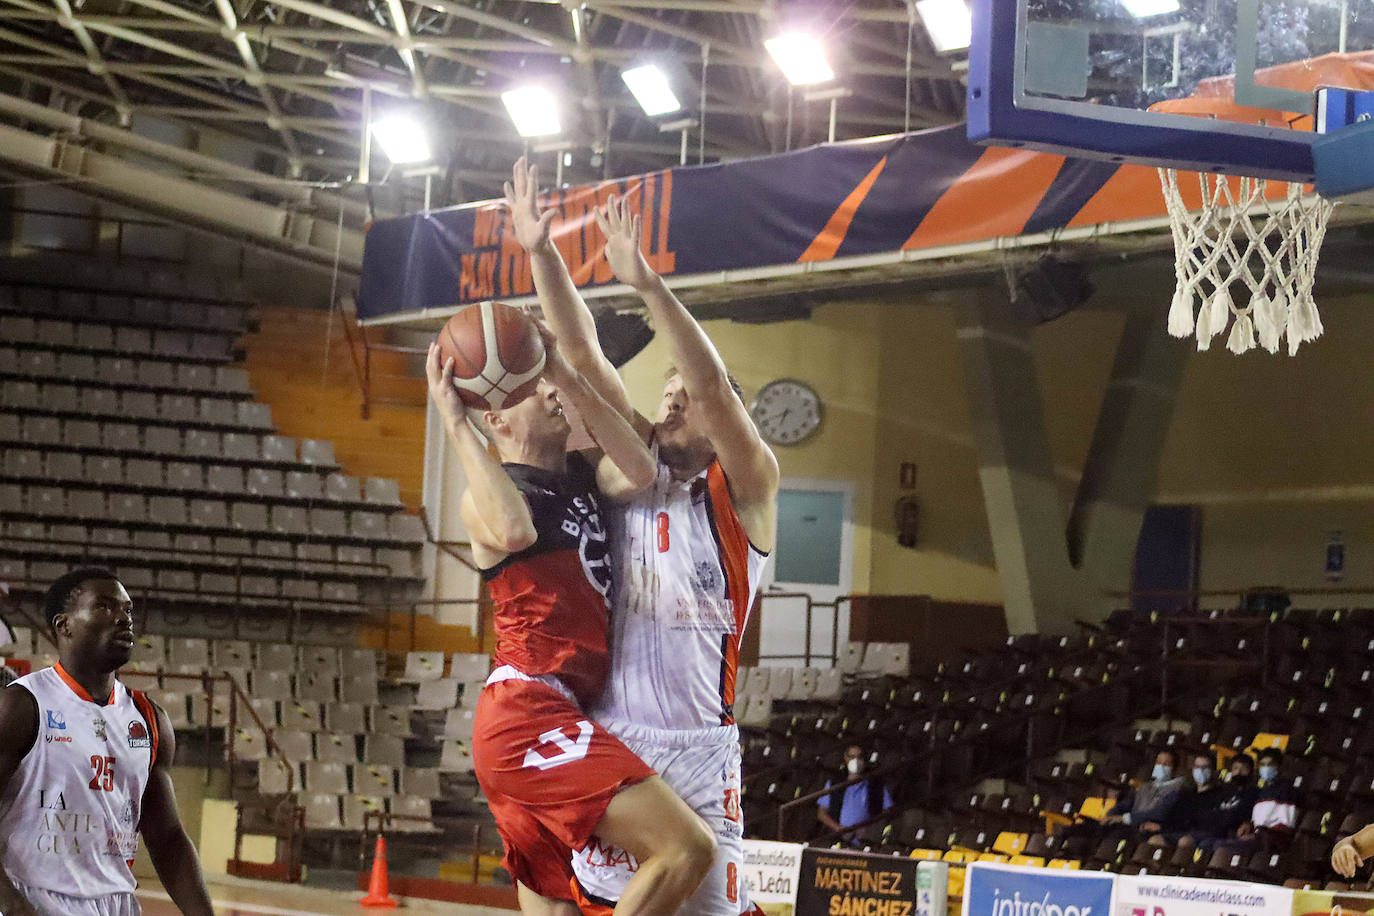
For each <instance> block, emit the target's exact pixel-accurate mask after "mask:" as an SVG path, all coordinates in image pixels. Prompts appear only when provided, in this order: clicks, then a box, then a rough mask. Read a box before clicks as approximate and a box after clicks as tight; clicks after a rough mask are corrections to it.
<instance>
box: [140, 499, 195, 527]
mask: <svg viewBox="0 0 1374 916" xmlns="http://www.w3.org/2000/svg"><path fill="white" fill-rule="evenodd" d="M186 520H187V519H186V500H184V499H182V498H181V497H180V496H154V497H152V498H151V499H149V500H148V521H150V522H153V523H154V524H158V525H176V526H178V527H181V526H184V525H185V524H186Z"/></svg>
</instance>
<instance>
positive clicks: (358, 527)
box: [348, 511, 386, 540]
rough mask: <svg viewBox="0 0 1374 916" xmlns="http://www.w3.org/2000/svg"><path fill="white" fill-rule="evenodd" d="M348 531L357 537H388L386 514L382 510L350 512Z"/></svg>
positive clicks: (376, 538)
mask: <svg viewBox="0 0 1374 916" xmlns="http://www.w3.org/2000/svg"><path fill="white" fill-rule="evenodd" d="M348 533H349V535H351V536H352V537H355V538H367V539H369V540H379V539H381V538H385V537H386V516H385V515H383V514H382V513H380V512H359V511H354V512H350V513H348Z"/></svg>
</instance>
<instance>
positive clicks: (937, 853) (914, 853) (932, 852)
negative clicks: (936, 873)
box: [911, 849, 945, 862]
mask: <svg viewBox="0 0 1374 916" xmlns="http://www.w3.org/2000/svg"><path fill="white" fill-rule="evenodd" d="M944 855H945V851H944V850H943V849H913V850H911V858H913V859H924V860H926V861H927V862H939V861H940V860H941V859H942V858H944Z"/></svg>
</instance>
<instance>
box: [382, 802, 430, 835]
mask: <svg viewBox="0 0 1374 916" xmlns="http://www.w3.org/2000/svg"><path fill="white" fill-rule="evenodd" d="M390 801H391V813H392V815H393V816H394V817H393V819H392V822H391V829H392V830H395V831H397V832H399V833H427V832H429V831H432V830H434V823H433V821H432V818H433V812H432V810H431V807H430V803H429V799H428V798H417V797H415V796H411V795H398V796H396V797H395V798H393V799H391V800H390Z"/></svg>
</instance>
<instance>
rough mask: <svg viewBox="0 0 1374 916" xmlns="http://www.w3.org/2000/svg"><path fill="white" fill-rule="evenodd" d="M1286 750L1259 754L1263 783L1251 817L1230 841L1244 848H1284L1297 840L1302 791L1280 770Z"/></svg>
mask: <svg viewBox="0 0 1374 916" xmlns="http://www.w3.org/2000/svg"><path fill="white" fill-rule="evenodd" d="M1282 767H1283V751H1281V750H1279V749H1278V748H1276V747H1271V748H1266V749H1265V750H1263V751H1261V752H1260V755H1259V787H1258V791H1257V792H1256V794H1255V806H1254V808H1253V809H1252V811H1251V814H1250V819H1249V820H1248V821H1246V822H1244V823H1243V824H1241V825H1240V826H1239V827H1238V828H1236V837H1235V840H1234V841H1231V842H1228V843H1226V845H1227V846H1235V847H1237V848H1239V849H1241V850H1244V851H1256V850H1264V851H1266V852H1267V851H1271V850H1272V851H1282V850H1285V849H1287V848H1288V844H1289V843H1291V842H1292V841H1293V831H1294V830H1295V829H1296V828H1297V825H1298V792H1297V790H1296V789H1294V788H1293V783H1292V782H1291V781H1289V780H1287V779H1285V778H1283V776H1282V775H1281V773H1280V772H1279V771H1280V770H1281V769H1282Z"/></svg>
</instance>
